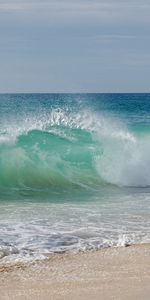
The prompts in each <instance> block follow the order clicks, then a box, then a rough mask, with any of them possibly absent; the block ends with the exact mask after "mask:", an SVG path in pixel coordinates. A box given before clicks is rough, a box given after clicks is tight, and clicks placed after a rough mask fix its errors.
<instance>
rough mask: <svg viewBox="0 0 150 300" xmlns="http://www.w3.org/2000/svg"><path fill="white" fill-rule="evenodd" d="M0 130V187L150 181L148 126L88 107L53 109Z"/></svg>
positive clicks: (142, 184)
mask: <svg viewBox="0 0 150 300" xmlns="http://www.w3.org/2000/svg"><path fill="white" fill-rule="evenodd" d="M17 125H18V127H17V126H16V125H15V126H14V123H11V124H10V125H9V126H8V124H7V126H6V128H5V127H4V128H3V130H1V133H0V170H1V172H0V192H1V194H2V191H4V190H6V191H7V192H8V191H9V190H10V191H12V190H15V191H23V190H31V191H39V190H44V191H46V190H48V191H51V190H52V189H55V190H57V189H59V190H60V191H63V190H68V189H73V188H75V189H84V190H85V189H86V190H90V189H91V190H97V189H98V190H99V189H101V187H102V186H108V185H114V186H119V187H122V186H130V187H131V186H136V187H146V186H150V158H149V147H150V130H149V128H148V126H146V125H145V126H144V127H142V125H136V126H133V127H132V128H127V127H126V126H125V124H123V123H122V122H121V121H120V120H116V119H113V118H110V117H108V116H106V115H102V114H100V113H93V112H92V111H87V112H86V111H84V112H80V113H79V114H68V113H66V112H64V111H62V110H60V109H59V110H58V109H57V110H55V111H52V112H51V116H50V118H49V119H47V118H44V117H43V118H41V119H38V120H37V119H36V120H35V119H34V118H33V117H32V118H29V119H27V120H23V121H22V123H21V124H17Z"/></svg>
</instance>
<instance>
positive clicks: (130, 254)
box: [0, 244, 150, 300]
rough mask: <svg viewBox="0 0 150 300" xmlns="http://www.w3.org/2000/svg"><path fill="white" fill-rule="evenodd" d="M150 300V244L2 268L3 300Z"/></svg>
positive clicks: (0, 296)
mask: <svg viewBox="0 0 150 300" xmlns="http://www.w3.org/2000/svg"><path fill="white" fill-rule="evenodd" d="M3 299H5V300H7V299H11V300H18V299H21V300H24V299H26V300H29V299H35V300H38V299H40V300H47V299H54V300H59V299H65V300H75V299H77V300H78V299H82V300H84V299H86V300H91V299H93V300H103V299H104V300H109V299H115V300H125V299H126V300H127V299H128V300H134V299H136V300H150V244H143V245H134V246H129V247H125V248H108V249H103V250H99V251H95V252H94V251H92V252H87V253H79V254H63V255H62V254H60V255H52V256H50V258H49V259H48V260H46V261H44V262H36V263H34V264H31V265H21V264H17V265H15V266H7V267H6V266H1V267H0V300H3Z"/></svg>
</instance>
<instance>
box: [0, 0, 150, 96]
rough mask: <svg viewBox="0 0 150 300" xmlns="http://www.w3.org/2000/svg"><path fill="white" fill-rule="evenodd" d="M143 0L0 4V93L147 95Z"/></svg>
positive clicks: (149, 36) (147, 30) (149, 25)
mask: <svg viewBox="0 0 150 300" xmlns="http://www.w3.org/2000/svg"><path fill="white" fill-rule="evenodd" d="M149 78H150V1H149V0H142V1H139V0H99V1H98V0H91V1H90V0H74V1H73V0H41V1H40V0H18V1H17V0H4V1H1V0H0V92H150V79H149Z"/></svg>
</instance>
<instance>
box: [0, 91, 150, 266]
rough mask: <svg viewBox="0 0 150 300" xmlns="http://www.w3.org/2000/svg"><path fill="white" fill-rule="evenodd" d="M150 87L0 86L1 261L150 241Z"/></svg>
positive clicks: (38, 257)
mask: <svg viewBox="0 0 150 300" xmlns="http://www.w3.org/2000/svg"><path fill="white" fill-rule="evenodd" d="M149 217H150V94H1V95H0V262H1V263H4V262H10V261H18V260H21V261H22V260H33V259H40V258H41V259H42V258H45V257H46V255H47V254H51V253H62V252H66V251H69V252H71V251H73V252H77V251H86V250H90V249H100V248H103V247H109V246H125V245H128V244H132V243H147V242H150V218H149Z"/></svg>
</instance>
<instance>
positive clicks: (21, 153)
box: [0, 128, 101, 189]
mask: <svg viewBox="0 0 150 300" xmlns="http://www.w3.org/2000/svg"><path fill="white" fill-rule="evenodd" d="M54 131H57V133H54ZM100 152H101V150H100V148H99V147H98V145H97V144H96V142H94V141H93V140H92V136H91V134H90V133H88V132H86V131H82V130H80V129H75V130H69V132H66V130H65V129H63V130H62V132H60V128H59V130H58V129H57V128H53V132H46V131H40V130H31V131H29V132H28V133H27V134H22V135H21V136H19V137H18V138H17V141H16V142H15V144H12V145H8V144H3V145H1V146H0V169H1V173H0V187H1V188H2V187H3V188H4V187H13V188H14V187H15V188H18V187H20V188H32V189H33V188H38V189H40V188H50V187H59V188H65V187H66V188H68V187H69V186H80V187H84V186H87V187H90V186H94V185H95V186H96V185H99V184H100V181H101V180H100V177H99V176H98V174H97V171H96V168H95V165H94V158H95V157H96V155H97V154H98V155H100Z"/></svg>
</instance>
